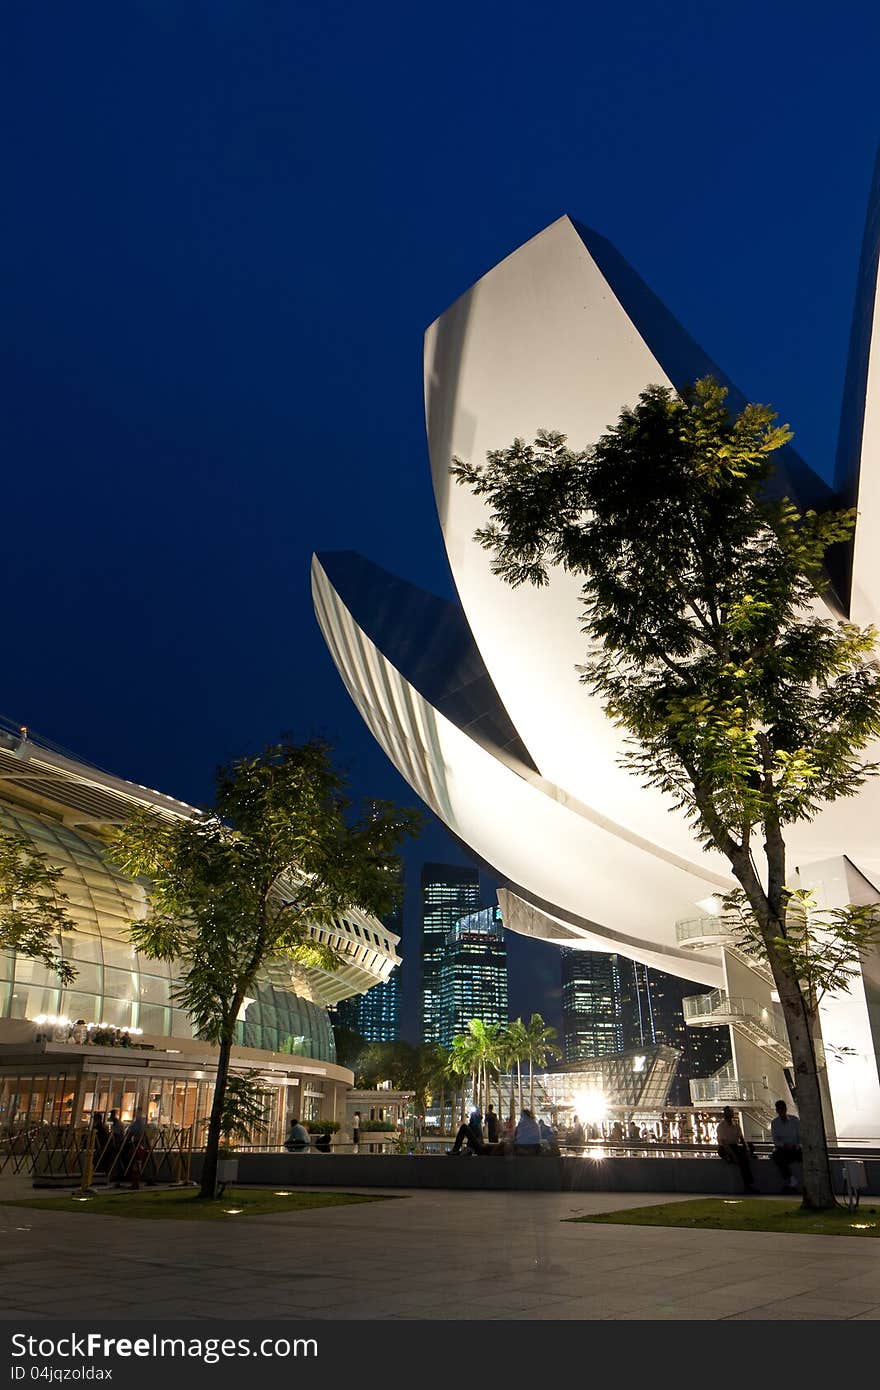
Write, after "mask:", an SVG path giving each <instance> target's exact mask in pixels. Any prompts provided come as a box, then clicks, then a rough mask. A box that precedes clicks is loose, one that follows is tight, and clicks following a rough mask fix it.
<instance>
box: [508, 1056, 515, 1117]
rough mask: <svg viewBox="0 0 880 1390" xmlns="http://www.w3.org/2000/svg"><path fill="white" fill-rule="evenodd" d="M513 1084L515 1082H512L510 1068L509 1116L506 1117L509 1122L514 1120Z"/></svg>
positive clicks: (512, 1077)
mask: <svg viewBox="0 0 880 1390" xmlns="http://www.w3.org/2000/svg"><path fill="white" fill-rule="evenodd" d="M515 1084H516V1082H515V1080H514V1075H513V1067H511V1068H510V1115H509V1116H508V1118H509V1119H511V1120H513V1119H515V1118H516V1110H515V1109H514V1107H515V1105H516V1097H515V1094H514V1086H515Z"/></svg>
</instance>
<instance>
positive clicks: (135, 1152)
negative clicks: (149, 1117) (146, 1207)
mask: <svg viewBox="0 0 880 1390" xmlns="http://www.w3.org/2000/svg"><path fill="white" fill-rule="evenodd" d="M146 1128H147V1122H146V1120H145V1119H144V1112H143V1110H136V1111H135V1112H134V1119H133V1120H132V1122H131V1124H130V1125H129V1126H128V1130H127V1132H126V1136H125V1158H124V1163H125V1166H126V1170H127V1173H128V1176H129V1177H130V1178H131V1185H132V1187H140V1185H141V1171H142V1169H143V1164H144V1159H145V1158H146V1156H147V1145H146V1140H145V1137H144V1136H145V1133H146Z"/></svg>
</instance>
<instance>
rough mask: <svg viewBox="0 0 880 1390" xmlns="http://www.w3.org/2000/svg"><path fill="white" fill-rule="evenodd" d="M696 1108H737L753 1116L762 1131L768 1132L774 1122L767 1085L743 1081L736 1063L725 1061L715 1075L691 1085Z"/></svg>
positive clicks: (701, 1078)
mask: <svg viewBox="0 0 880 1390" xmlns="http://www.w3.org/2000/svg"><path fill="white" fill-rule="evenodd" d="M690 1089H691V1103H692V1104H693V1105H705V1106H712V1107H715V1106H719V1105H733V1106H736V1108H737V1109H738V1110H741V1111H743V1112H744V1113H745V1114H747V1115H750V1116H751V1117H752V1119H753V1120H755V1122H756V1123H757V1124H758V1125H760V1126H761V1128H762V1129H768V1128H769V1126H770V1121H771V1120H772V1119H773V1114H774V1111H773V1108H772V1106H771V1105H770V1100H769V1096H770V1093H769V1092H768V1090H767V1088H766V1086H762V1085H759V1084H758V1083H757V1082H756V1081H743V1080H741V1079H740V1078H739V1077H738V1076H737V1075H736V1071H735V1069H734V1065H733V1063H732V1062H725V1064H724V1066H723V1067H720V1068H719V1069H718V1071H716V1072H715V1073H714V1074H713V1075H712V1076H707V1077H699V1078H696V1077H695V1078H693V1079H692V1080H691V1083H690Z"/></svg>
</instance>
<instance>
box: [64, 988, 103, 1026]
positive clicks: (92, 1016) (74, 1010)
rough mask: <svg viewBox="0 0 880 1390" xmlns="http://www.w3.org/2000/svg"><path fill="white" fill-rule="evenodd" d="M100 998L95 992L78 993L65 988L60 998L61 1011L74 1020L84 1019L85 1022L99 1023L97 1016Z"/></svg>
mask: <svg viewBox="0 0 880 1390" xmlns="http://www.w3.org/2000/svg"><path fill="white" fill-rule="evenodd" d="M100 1009H101V999H100V996H99V995H97V994H80V993H79V992H78V991H77V992H74V991H73V990H69V989H66V990H65V991H64V994H63V996H62V999H61V1012H62V1013H63V1014H64V1015H65V1016H66V1017H67V1018H70V1019H72V1020H73V1021H74V1023H75V1022H76V1021H77V1019H80V1018H82V1019H85V1021H86V1023H100V1022H101V1019H100V1018H99V1017H98V1015H99V1013H100Z"/></svg>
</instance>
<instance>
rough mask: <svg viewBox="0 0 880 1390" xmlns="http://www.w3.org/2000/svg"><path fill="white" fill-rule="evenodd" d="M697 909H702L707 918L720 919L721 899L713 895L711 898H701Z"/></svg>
mask: <svg viewBox="0 0 880 1390" xmlns="http://www.w3.org/2000/svg"><path fill="white" fill-rule="evenodd" d="M697 907H699V908H702V910H703V911H704V912H705V913H706V915H707V917H718V916H720V914H721V899H720V898H719V897H716V895H715V894H714V893H713V894H712V896H711V897H709V898H700V900H699V902H698V903H697Z"/></svg>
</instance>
